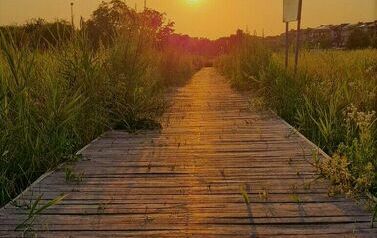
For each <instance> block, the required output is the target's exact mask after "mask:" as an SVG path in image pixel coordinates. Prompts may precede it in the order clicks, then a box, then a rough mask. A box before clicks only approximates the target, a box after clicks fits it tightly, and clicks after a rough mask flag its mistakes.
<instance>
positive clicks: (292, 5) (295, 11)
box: [283, 0, 300, 22]
mask: <svg viewBox="0 0 377 238" xmlns="http://www.w3.org/2000/svg"><path fill="white" fill-rule="evenodd" d="M283 4H284V7H283V10H284V13H283V21H284V22H292V21H297V20H298V18H299V4H300V0H283Z"/></svg>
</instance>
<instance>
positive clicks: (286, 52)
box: [285, 22, 289, 69]
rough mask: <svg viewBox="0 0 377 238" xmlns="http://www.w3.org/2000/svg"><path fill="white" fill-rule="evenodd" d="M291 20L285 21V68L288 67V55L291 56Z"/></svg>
mask: <svg viewBox="0 0 377 238" xmlns="http://www.w3.org/2000/svg"><path fill="white" fill-rule="evenodd" d="M288 32H289V22H286V23H285V69H288V56H289V35H288Z"/></svg>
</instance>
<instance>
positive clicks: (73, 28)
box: [71, 2, 75, 31]
mask: <svg viewBox="0 0 377 238" xmlns="http://www.w3.org/2000/svg"><path fill="white" fill-rule="evenodd" d="M71 24H72V30H73V31H74V30H75V22H74V19H73V2H71Z"/></svg>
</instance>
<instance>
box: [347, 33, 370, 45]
mask: <svg viewBox="0 0 377 238" xmlns="http://www.w3.org/2000/svg"><path fill="white" fill-rule="evenodd" d="M370 44H371V39H370V36H369V34H368V33H367V32H365V31H363V30H361V29H355V30H354V31H353V32H352V33H351V35H350V36H349V38H348V41H347V48H348V49H362V48H367V47H369V46H370Z"/></svg>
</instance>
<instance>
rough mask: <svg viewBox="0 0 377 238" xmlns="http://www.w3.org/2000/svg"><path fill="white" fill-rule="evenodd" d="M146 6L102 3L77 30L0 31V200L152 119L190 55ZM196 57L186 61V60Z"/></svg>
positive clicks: (40, 24)
mask: <svg viewBox="0 0 377 238" xmlns="http://www.w3.org/2000/svg"><path fill="white" fill-rule="evenodd" d="M172 32H173V24H172V23H171V22H169V21H167V20H166V19H165V16H164V14H161V13H159V12H157V11H153V10H145V11H144V12H142V13H137V12H135V11H134V10H132V9H130V8H128V7H127V5H125V4H124V3H123V2H121V1H112V2H111V3H102V5H100V7H99V8H98V9H97V10H96V11H95V12H94V13H93V15H92V18H91V19H89V20H88V21H87V22H85V23H83V25H82V27H81V30H73V28H72V27H71V26H70V25H69V24H68V23H66V22H58V23H54V24H48V23H46V22H44V21H43V20H37V21H35V22H33V23H30V24H28V25H26V26H14V27H7V28H3V29H2V30H1V32H0V206H1V205H3V204H5V203H6V202H8V201H9V200H10V199H11V198H13V197H14V196H16V195H17V194H18V193H20V192H21V191H22V190H23V189H25V187H27V186H28V185H29V184H30V183H32V182H33V181H34V180H35V179H36V178H38V177H39V176H40V175H41V174H43V173H44V172H46V171H48V170H50V169H53V168H55V167H56V166H57V165H58V164H60V163H61V162H63V161H67V160H72V159H75V156H74V153H75V152H76V151H77V150H78V149H79V148H80V147H82V146H84V145H85V144H87V143H88V142H90V141H91V140H92V139H94V138H96V137H97V136H99V135H100V134H101V133H102V132H104V131H105V130H108V129H110V128H117V129H125V130H129V131H135V130H138V129H144V128H148V129H153V128H156V127H158V123H156V122H155V119H156V118H157V117H158V116H159V115H161V113H162V112H163V111H164V109H165V108H166V106H167V104H166V100H165V98H164V92H165V91H166V89H167V88H168V87H170V86H174V85H179V84H182V83H183V82H185V80H186V79H188V78H190V77H191V75H192V74H193V72H194V71H195V70H196V69H198V68H199V67H200V65H199V64H198V62H200V60H198V57H197V56H194V55H193V54H190V53H187V52H184V51H181V50H178V49H176V48H174V47H173V46H172V45H170V44H169V43H168V39H169V37H170V36H171V34H172ZM194 63H195V64H194Z"/></svg>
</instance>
